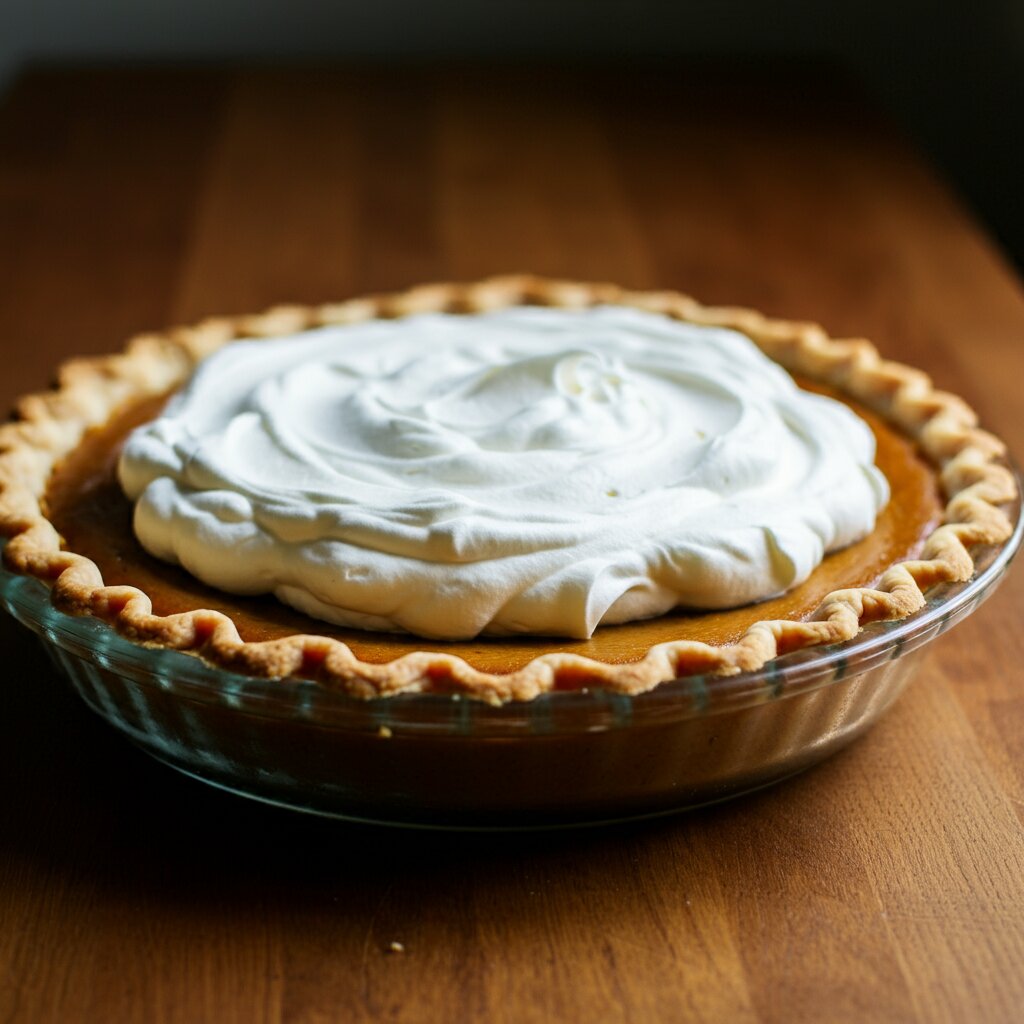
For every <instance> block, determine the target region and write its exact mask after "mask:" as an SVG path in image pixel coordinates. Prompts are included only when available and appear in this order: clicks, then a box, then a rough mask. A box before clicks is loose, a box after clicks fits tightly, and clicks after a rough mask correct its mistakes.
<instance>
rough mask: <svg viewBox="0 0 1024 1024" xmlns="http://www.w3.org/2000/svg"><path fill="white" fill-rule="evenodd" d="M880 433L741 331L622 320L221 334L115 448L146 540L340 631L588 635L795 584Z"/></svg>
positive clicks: (834, 531)
mask: <svg viewBox="0 0 1024 1024" xmlns="http://www.w3.org/2000/svg"><path fill="white" fill-rule="evenodd" d="M873 460H874V438H873V436H872V434H871V431H870V430H869V429H868V427H867V425H866V424H865V423H864V422H863V421H862V420H860V419H859V418H858V417H857V416H856V415H855V414H854V413H853V412H851V411H850V410H849V409H848V408H846V406H844V405H842V404H841V403H840V402H837V401H834V400H832V399H829V398H825V397H822V396H820V395H814V394H811V393H808V392H806V391H802V390H801V389H800V388H798V387H797V386H796V384H795V383H794V382H793V380H792V379H791V378H790V377H789V376H788V375H787V374H786V373H785V372H784V371H783V370H782V369H781V368H780V367H778V366H777V365H776V364H774V363H773V362H772V361H771V360H769V359H768V358H767V357H766V356H764V355H762V353H761V352H760V351H759V350H758V349H757V348H756V346H755V345H754V344H753V343H752V342H751V341H750V340H749V339H748V338H746V337H744V336H743V335H742V334H739V333H737V332H735V331H730V330H725V329H721V328H713V327H704V326H697V325H693V324H686V323H680V322H678V321H674V320H671V319H669V318H667V317H663V316H660V315H658V314H654V313H646V312H642V311H639V310H634V309H627V308H624V307H618V306H600V307H596V308H593V309H587V310H560V309H542V308H531V307H515V308H511V309H506V310H502V311H499V312H493V313H485V314H478V315H471V316H460V315H447V314H425V315H417V316H410V317H407V318H403V319H396V320H375V321H370V322H367V323H362V324H354V325H347V326H337V327H323V328H318V329H316V330H310V331H306V332H304V333H302V334H298V335H295V336H291V337H284V338H277V339H271V340H254V341H239V342H235V343H233V344H230V345H227V346H226V347H224V348H223V349H221V350H220V351H218V352H217V353H215V354H214V355H212V356H211V357H210V358H208V359H207V360H205V361H204V362H203V363H202V364H200V366H199V368H198V369H197V370H196V372H195V374H194V376H193V377H192V379H191V381H190V382H189V383H188V384H187V386H186V387H185V388H184V389H183V391H181V392H180V393H179V394H178V395H177V396H175V397H174V398H173V399H172V400H171V401H170V403H169V404H168V405H167V407H166V409H165V410H164V412H163V414H162V415H161V416H159V417H158V418H157V419H156V420H154V421H153V422H151V423H149V424H147V425H145V426H143V427H140V428H139V429H138V430H136V431H135V432H134V433H133V434H132V435H131V436H130V438H129V439H128V441H127V443H126V446H125V449H124V452H123V454H122V457H121V461H120V466H119V473H120V480H121V484H122V486H123V488H124V490H125V492H126V493H127V495H128V497H129V498H131V499H132V500H134V501H135V502H136V505H135V520H134V521H135V532H136V534H137V536H138V538H139V540H140V541H141V543H142V545H143V546H144V547H145V548H146V550H147V551H149V552H151V553H152V554H153V555H155V556H156V557H158V558H161V559H164V560H166V561H169V562H176V563H180V564H181V565H182V566H184V567H185V568H186V569H187V570H188V571H189V572H191V573H192V574H193V575H195V576H197V577H198V578H199V579H201V580H203V581H205V582H207V583H209V584H211V585H213V586H215V587H218V588H220V589H222V590H226V591H231V592H233V593H239V594H260V593H274V594H276V595H277V597H278V598H279V599H280V600H282V601H284V602H285V603H287V604H290V605H292V606H294V607H295V608H298V609H300V610H301V611H304V612H306V613H308V614H310V615H312V616H315V617H318V618H321V619H325V620H327V621H329V622H334V623H339V624H341V625H345V626H355V627H360V628H366V629H374V630H391V631H407V632H410V633H416V634H419V635H421V636H425V637H436V638H444V639H462V638H469V637H473V636H476V635H477V634H480V633H494V634H509V633H533V634H553V635H561V636H570V637H587V636H590V635H591V633H593V631H594V629H596V628H597V626H598V625H600V624H602V623H605V624H608V623H619V622H626V621H629V620H632V619H641V618H648V617H652V616H656V615H660V614H662V613H664V612H666V611H668V610H670V609H672V608H674V607H676V606H677V605H684V606H689V607H692V608H698V609H713V608H726V607H732V606H735V605H741V604H745V603H747V602H750V601H756V600H759V599H761V598H766V597H770V596H772V595H775V594H778V593H781V592H783V591H785V590H787V589H789V588H790V587H792V586H794V585H796V584H797V583H800V582H801V581H802V580H804V579H806V577H807V576H808V575H810V573H811V572H812V571H813V569H814V568H815V566H817V565H818V564H819V563H820V562H821V560H822V558H823V557H824V555H825V554H826V552H829V551H833V550H835V549H837V548H840V547H843V546H845V545H847V544H850V543H851V542H853V541H855V540H858V539H860V538H861V537H864V536H865V535H867V534H868V533H869V532H870V531H871V530H872V529H873V528H874V523H875V517H876V515H877V513H878V510H879V509H880V508H881V507H882V506H883V505H884V504H885V502H886V501H887V500H888V486H887V484H886V481H885V478H884V477H883V476H882V474H881V472H880V471H879V470H878V469H877V468H876V467H875V466H874V462H873Z"/></svg>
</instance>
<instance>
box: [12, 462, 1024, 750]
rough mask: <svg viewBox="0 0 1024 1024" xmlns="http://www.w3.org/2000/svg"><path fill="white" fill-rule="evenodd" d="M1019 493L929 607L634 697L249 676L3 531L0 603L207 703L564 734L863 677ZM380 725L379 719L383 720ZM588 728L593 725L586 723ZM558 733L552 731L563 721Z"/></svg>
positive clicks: (1007, 545) (54, 638) (949, 608)
mask: <svg viewBox="0 0 1024 1024" xmlns="http://www.w3.org/2000/svg"><path fill="white" fill-rule="evenodd" d="M1005 464H1006V465H1007V466H1008V467H1009V468H1010V470H1011V472H1012V473H1013V474H1014V478H1015V480H1016V483H1017V498H1016V499H1015V500H1014V501H1013V503H1012V504H1011V509H1010V514H1011V515H1012V516H1013V518H1014V528H1013V532H1012V534H1011V535H1010V537H1009V538H1007V540H1005V541H1004V542H1002V543H1001V544H998V545H987V546H979V547H976V548H974V550H973V551H972V554H973V555H974V558H975V562H976V564H980V566H981V568H980V571H977V572H976V573H975V574H974V575H973V576H972V578H971V579H970V580H968V581H966V582H963V583H953V584H939V585H937V586H935V587H931V588H929V590H928V591H927V592H926V604H925V607H924V608H923V609H921V610H920V611H918V612H916V613H915V614H913V615H910V616H908V617H907V618H905V619H899V620H896V621H881V622H875V623H871V624H869V625H867V626H865V627H864V628H863V629H862V630H861V631H860V632H859V633H858V634H857V636H855V637H853V638H852V639H850V640H846V641H843V642H841V643H838V644H832V645H829V646H825V647H811V648H806V649H804V650H799V651H795V652H792V653H790V654H786V655H782V656H780V657H778V658H775V659H773V660H772V661H770V662H768V663H767V664H766V665H765V666H763V667H762V668H761V669H758V670H756V671H753V672H741V673H738V674H736V675H732V676H724V675H713V674H702V675H692V676H684V677H681V678H678V679H675V680H669V681H666V682H664V683H661V684H659V685H658V686H656V687H655V688H654V689H652V690H649V691H647V692H646V693H641V694H636V695H629V694H622V693H618V692H615V691H612V690H608V689H604V688H599V687H590V688H587V689H583V690H576V691H554V692H551V693H546V694H542V695H540V696H538V697H535V698H534V699H533V700H530V701H509V702H507V703H503V704H496V705H495V704H490V703H488V702H486V701H485V700H481V699H479V698H473V697H471V696H468V695H462V694H457V693H443V694H440V693H426V694H395V695H393V696H386V697H382V696H376V697H369V698H364V697H356V696H353V695H350V694H348V693H345V692H344V691H342V690H339V689H335V688H331V687H329V686H325V685H324V684H323V683H321V682H318V681H316V680H309V679H301V678H295V677H262V676H249V675H244V674H242V673H238V672H233V671H231V670H229V669H223V668H219V667H217V666H215V665H212V664H210V663H208V662H206V661H205V660H203V659H202V658H201V657H200V656H197V655H195V654H190V653H187V652H183V651H174V650H170V649H166V648H160V647H157V646H147V645H145V644H142V643H138V642H136V641H133V640H130V639H128V638H126V637H123V636H121V635H120V634H119V633H118V632H117V631H116V630H115V629H114V628H113V627H112V626H111V625H109V624H108V623H106V622H104V621H103V620H102V619H98V618H96V617H95V616H91V615H82V616H76V615H69V614H67V613H65V612H62V611H59V610H58V609H57V608H55V607H54V605H53V603H52V602H51V601H50V587H49V586H48V585H47V584H46V583H44V582H43V581H41V580H39V579H36V578H35V577H32V576H28V575H25V574H22V573H17V572H13V571H11V570H10V569H8V568H7V567H6V566H5V565H4V564H3V558H2V553H3V547H4V546H5V544H6V542H5V541H3V540H2V539H0V604H2V606H3V607H4V608H6V610H7V611H9V612H10V613H11V614H12V615H13V617H14V618H15V619H17V620H18V621H19V622H20V623H22V624H23V625H25V626H27V627H28V628H29V629H31V630H32V631H33V632H34V633H36V634H37V635H38V636H39V637H40V639H41V640H42V641H43V642H44V645H45V644H46V643H47V642H49V643H50V644H52V645H54V646H55V647H57V648H60V649H63V650H65V651H69V652H71V653H73V654H78V655H80V656H85V657H87V658H88V659H90V660H92V661H93V662H95V663H97V664H99V665H100V666H101V667H103V668H105V669H106V670H108V671H110V672H114V673H115V674H117V675H120V676H122V677H124V678H128V679H131V680H133V681H135V682H136V683H149V684H150V685H154V686H159V687H161V688H163V689H165V690H170V691H172V692H173V693H175V694H176V695H177V696H180V697H182V698H188V699H190V700H192V701H198V702H200V703H204V704H212V705H220V706H224V705H227V706H229V707H231V708H234V709H236V710H238V711H240V712H245V713H247V714H251V715H258V716H260V717H264V718H271V719H285V720H294V719H295V718H296V717H300V718H304V719H307V720H309V721H310V722H311V723H313V724H317V725H321V726H324V727H339V728H345V727H346V725H347V722H346V719H347V718H350V719H351V720H352V723H353V724H357V725H358V727H359V728H365V727H366V722H367V721H368V720H371V721H373V722H379V723H380V725H385V724H387V725H389V727H390V725H392V724H393V725H397V726H398V727H400V728H402V729H416V728H418V727H422V728H425V729H431V730H433V729H437V727H438V726H441V727H442V728H444V727H445V726H446V725H449V724H450V722H451V719H452V710H453V706H461V708H460V715H459V718H460V722H461V727H460V728H459V729H458V730H457V731H458V733H459V734H466V728H465V726H466V719H467V717H468V718H469V719H471V720H472V722H473V723H474V724H477V725H485V726H487V727H489V728H490V729H492V730H493V729H495V728H496V729H497V730H498V731H499V732H500V731H502V729H503V728H504V729H510V730H511V731H512V733H513V734H518V733H520V732H521V731H522V726H524V725H526V724H527V723H529V722H531V721H532V720H533V719H535V718H536V717H537V716H538V715H539V714H543V715H549V714H552V713H557V714H559V716H560V717H561V718H565V717H566V716H570V717H571V718H572V722H569V721H565V722H563V727H564V728H567V729H568V730H569V731H579V730H580V729H581V728H587V727H588V726H586V725H583V724H581V723H585V722H587V721H588V720H593V719H595V717H596V718H598V719H600V718H602V717H603V718H606V717H607V716H608V713H609V711H610V710H611V711H613V712H614V713H615V716H616V718H622V717H623V714H625V716H626V718H627V719H628V720H629V721H634V720H635V719H636V718H637V717H642V716H647V717H648V718H649V719H654V720H657V721H661V722H665V721H678V720H681V719H686V718H694V717H699V716H704V715H711V714H720V713H723V712H726V711H733V710H739V709H740V708H743V707H748V706H751V705H756V704H759V703H765V702H768V701H777V700H780V699H786V698H789V697H793V696H796V695H798V694H803V693H807V692H809V691H812V690H814V689H817V688H819V687H822V686H826V685H828V684H829V683H831V682H836V681H839V680H840V679H843V678H849V677H851V676H854V675H859V674H861V673H863V672H865V671H867V670H868V669H870V668H871V667H873V666H874V665H876V664H878V663H881V662H884V661H888V660H890V659H892V658H895V657H899V656H901V655H902V654H904V653H908V652H909V651H911V650H914V649H915V648H917V647H919V646H921V645H922V644H924V643H927V642H928V641H929V640H931V639H932V638H934V637H935V636H937V635H938V634H939V633H941V632H944V630H945V628H947V627H948V626H950V625H952V624H954V623H955V622H957V621H959V620H960V619H961V618H963V617H965V616H966V615H968V614H970V612H972V611H973V610H974V609H975V608H976V607H977V606H978V605H979V604H980V603H981V602H982V601H983V600H984V599H985V598H986V597H987V596H988V595H989V594H990V593H991V592H992V591H993V590H994V588H995V586H996V585H997V584H998V582H999V581H1000V580H1001V579H1002V577H1003V575H1004V574H1005V572H1006V570H1007V569H1008V567H1009V565H1010V563H1011V562H1012V561H1013V558H1014V557H1015V555H1016V554H1017V552H1018V550H1019V549H1020V547H1021V542H1022V539H1024V509H1022V497H1021V496H1022V495H1024V487H1022V485H1024V480H1022V476H1021V472H1020V470H1019V468H1018V467H1017V466H1016V465H1015V464H1014V463H1013V462H1012V461H1011V460H1009V459H1007V460H1005ZM380 725H378V726H377V727H378V728H379V727H380ZM589 727H593V726H589ZM556 731H557V729H556Z"/></svg>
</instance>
